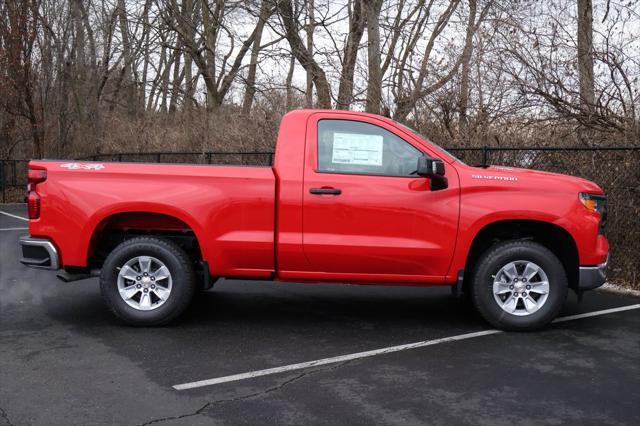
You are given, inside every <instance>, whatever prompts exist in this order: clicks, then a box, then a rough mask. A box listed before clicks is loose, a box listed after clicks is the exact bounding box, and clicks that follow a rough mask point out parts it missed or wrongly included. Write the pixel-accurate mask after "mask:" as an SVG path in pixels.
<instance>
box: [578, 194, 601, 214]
mask: <svg viewBox="0 0 640 426" xmlns="http://www.w3.org/2000/svg"><path fill="white" fill-rule="evenodd" d="M579 197H580V201H581V202H582V204H583V205H584V206H585V207H586V208H587V209H589V210H591V211H592V212H597V213H600V214H601V215H604V207H605V204H606V202H607V197H605V196H604V195H598V194H587V193H586V192H581V193H580V194H579Z"/></svg>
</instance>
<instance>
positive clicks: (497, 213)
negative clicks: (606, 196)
mask: <svg viewBox="0 0 640 426" xmlns="http://www.w3.org/2000/svg"><path fill="white" fill-rule="evenodd" d="M331 118H339V119H341V120H354V121H361V122H365V123H370V124H374V125H376V126H379V127H382V128H384V129H386V130H388V131H390V132H392V133H394V134H395V135H397V136H398V137H400V138H401V139H404V140H405V141H406V142H408V143H410V144H411V145H413V146H414V147H416V148H417V149H419V150H421V151H422V152H424V153H425V154H427V155H429V156H432V157H437V158H440V159H442V160H443V161H444V162H445V173H446V176H447V178H448V182H449V186H448V188H446V189H443V190H438V191H431V190H430V189H429V180H428V179H427V178H422V177H391V176H371V175H349V174H340V173H319V172H318V170H317V123H318V121H319V120H321V119H331ZM86 164H89V165H94V167H91V166H89V167H80V166H78V167H75V166H68V163H63V162H56V161H34V162H31V163H30V167H31V168H33V169H38V170H46V176H47V178H46V180H45V181H43V182H41V183H39V184H38V185H37V193H38V195H39V196H40V210H41V212H40V218H39V219H36V220H31V221H30V224H29V227H30V233H31V235H32V236H33V237H44V238H48V239H50V240H51V241H52V242H53V243H54V245H55V246H56V247H57V248H58V251H59V253H60V255H61V259H60V261H61V263H62V265H64V266H80V267H83V266H87V265H88V262H89V260H90V256H91V255H92V250H93V248H94V246H95V243H96V241H97V239H98V238H99V237H100V233H101V232H109V230H110V229H132V228H133V229H146V230H155V229H159V230H174V231H181V230H184V231H189V230H190V231H193V233H194V234H195V236H196V238H197V240H198V243H199V245H200V248H201V252H202V256H203V259H204V260H206V261H207V262H208V264H209V268H210V273H211V274H212V275H213V276H224V277H256V278H275V279H277V280H281V281H293V280H295V281H321V282H332V281H333V282H353V283H388V284H395V283H401V284H414V285H427V284H452V283H454V282H455V281H456V278H457V273H458V271H459V270H460V269H463V268H464V267H465V262H466V259H467V257H468V255H469V250H470V247H471V245H472V243H473V240H474V238H475V237H476V236H477V235H478V232H480V231H481V230H482V229H483V228H484V227H485V226H487V225H489V224H492V223H495V222H497V221H505V220H533V221H542V222H546V223H551V224H554V225H555V226H558V227H560V228H562V229H564V230H565V231H566V232H567V233H569V234H570V236H571V237H572V238H573V240H574V242H575V244H576V247H577V250H578V254H579V260H580V264H581V265H596V264H599V263H602V262H604V260H605V259H606V256H607V253H608V244H607V241H606V239H605V238H604V236H602V235H599V234H598V225H599V221H600V217H599V214H598V213H594V212H591V211H589V210H587V209H586V208H585V207H584V206H583V205H582V203H581V202H580V201H579V199H578V193H579V192H589V193H596V194H601V193H602V190H601V189H600V188H599V187H598V186H597V185H596V184H594V183H592V182H589V181H586V180H583V179H579V178H574V177H570V176H564V175H558V174H552V173H543V172H536V171H532V170H524V169H513V168H499V167H490V168H485V169H482V168H476V167H470V166H467V165H464V164H462V163H461V162H459V161H457V160H456V159H455V158H454V157H452V156H450V155H448V154H447V153H445V152H443V151H441V150H440V149H438V148H437V147H435V146H433V145H432V144H430V143H429V142H428V141H426V140H424V139H422V138H421V137H420V136H418V135H416V134H414V133H413V132H411V131H410V130H409V129H407V128H405V127H403V126H401V125H398V124H396V123H394V122H393V121H391V120H389V119H387V118H383V117H379V116H376V115H372V114H365V113H356V112H348V111H322V110H300V111H293V112H291V113H289V114H287V115H286V116H285V117H284V118H283V119H282V122H281V125H280V133H279V135H278V141H277V146H276V154H275V162H274V166H273V168H268V167H229V166H195V165H167V164H153V165H152V164H139V163H99V164H101V165H102V167H95V164H97V163H82V165H86ZM317 187H333V188H339V189H340V190H341V191H342V193H341V194H340V196H338V197H337V196H332V195H314V194H311V193H310V192H309V190H310V189H311V188H317Z"/></svg>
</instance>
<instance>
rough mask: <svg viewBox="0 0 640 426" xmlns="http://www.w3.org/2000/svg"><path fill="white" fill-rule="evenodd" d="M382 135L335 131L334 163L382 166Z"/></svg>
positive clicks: (332, 160)
mask: <svg viewBox="0 0 640 426" xmlns="http://www.w3.org/2000/svg"><path fill="white" fill-rule="evenodd" d="M383 139H384V138H383V136H382V135H365V134H358V133H334V134H333V156H332V158H331V162H332V163H334V164H359V165H363V166H382V141H383Z"/></svg>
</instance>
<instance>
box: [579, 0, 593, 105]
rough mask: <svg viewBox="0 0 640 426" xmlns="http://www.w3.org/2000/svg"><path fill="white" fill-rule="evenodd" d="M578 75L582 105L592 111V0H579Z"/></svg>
mask: <svg viewBox="0 0 640 426" xmlns="http://www.w3.org/2000/svg"><path fill="white" fill-rule="evenodd" d="M578 77H579V80H580V106H581V108H582V110H583V111H585V112H587V113H591V112H592V111H593V106H594V103H595V95H594V88H593V86H594V83H593V5H592V3H591V0H578Z"/></svg>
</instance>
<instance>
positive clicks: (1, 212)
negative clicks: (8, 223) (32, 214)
mask: <svg viewBox="0 0 640 426" xmlns="http://www.w3.org/2000/svg"><path fill="white" fill-rule="evenodd" d="M0 214H3V215H5V216H9V217H13V218H15V219H20V220H24V221H27V222H28V221H29V219H27V218H26V217H22V216H17V215H15V214H11V213H7V212H3V211H2V210H0Z"/></svg>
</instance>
